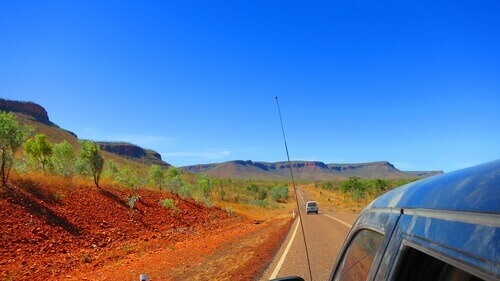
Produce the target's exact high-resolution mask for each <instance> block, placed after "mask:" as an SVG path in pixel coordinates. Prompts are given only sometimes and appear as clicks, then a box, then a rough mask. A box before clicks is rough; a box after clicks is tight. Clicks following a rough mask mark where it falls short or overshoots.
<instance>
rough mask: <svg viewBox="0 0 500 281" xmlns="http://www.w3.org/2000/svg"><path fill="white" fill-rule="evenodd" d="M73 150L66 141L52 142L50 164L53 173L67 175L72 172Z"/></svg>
mask: <svg viewBox="0 0 500 281" xmlns="http://www.w3.org/2000/svg"><path fill="white" fill-rule="evenodd" d="M74 160H75V150H74V148H73V146H72V145H71V144H70V143H69V142H68V141H67V140H63V141H62V142H60V143H56V144H54V146H53V147H52V164H53V168H54V173H55V174H57V175H61V176H63V177H69V176H71V175H72V174H73V173H74V169H75V168H74Z"/></svg>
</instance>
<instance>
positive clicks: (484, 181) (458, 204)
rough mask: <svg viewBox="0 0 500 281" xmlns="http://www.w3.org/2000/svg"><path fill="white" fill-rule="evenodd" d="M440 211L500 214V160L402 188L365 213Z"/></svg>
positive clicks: (392, 192)
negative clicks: (379, 211) (385, 209)
mask: <svg viewBox="0 0 500 281" xmlns="http://www.w3.org/2000/svg"><path fill="white" fill-rule="evenodd" d="M378 208H397V209H410V208H411V209H415V208H420V209H436V210H448V211H461V212H477V213H493V214H498V213H500V159H498V160H495V161H492V162H488V163H485V164H481V165H477V166H473V167H470V168H465V169H462V170H458V171H454V172H450V173H446V174H442V175H437V176H433V177H429V178H426V179H422V180H419V181H416V182H413V183H409V184H407V185H403V186H401V187H398V188H396V189H394V190H392V191H389V192H388V193H386V194H384V195H382V196H380V197H379V198H377V199H375V201H373V202H372V203H370V204H369V205H368V206H367V207H366V208H365V210H369V209H378Z"/></svg>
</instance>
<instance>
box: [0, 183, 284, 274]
mask: <svg viewBox="0 0 500 281" xmlns="http://www.w3.org/2000/svg"><path fill="white" fill-rule="evenodd" d="M54 186H59V187H54ZM54 186H52V185H50V184H41V183H40V182H37V181H32V180H28V179H19V178H18V179H14V180H13V182H12V184H11V185H9V187H7V188H6V187H1V188H0V225H1V227H0V279H3V280H60V279H62V280H68V279H71V280H82V279H88V280H124V278H126V279H128V280H133V279H135V278H138V273H141V272H144V271H146V270H147V272H151V273H152V275H151V276H156V279H153V278H152V279H151V280H175V279H178V278H180V276H182V277H187V276H192V277H196V276H199V274H200V272H204V275H203V276H205V277H208V276H213V277H214V278H216V279H225V278H226V277H225V276H227V278H228V279H232V280H235V279H240V280H244V279H249V278H255V276H256V275H257V274H258V273H259V271H260V270H261V269H262V268H263V267H264V266H265V265H266V263H267V260H268V259H269V257H270V256H272V255H273V254H274V251H275V250H276V249H277V247H278V246H279V243H280V241H281V240H280V239H281V237H283V235H284V234H286V232H287V230H288V228H289V224H290V222H289V221H288V220H287V221H285V220H280V221H279V222H276V221H270V222H265V223H259V224H256V223H255V222H253V221H250V220H247V219H243V218H241V217H237V216H231V215H229V214H228V213H226V212H224V211H223V210H221V209H220V208H217V207H210V208H208V207H206V206H204V205H201V204H199V203H197V202H195V201H192V200H184V199H182V198H180V197H178V196H176V195H173V194H169V193H165V192H160V191H151V190H138V191H136V192H134V193H133V192H132V190H126V189H120V188H112V187H103V188H99V189H98V188H95V187H89V186H88V187H85V186H61V185H54ZM132 194H136V195H138V196H139V200H138V202H137V203H136V204H135V207H134V210H132V209H130V208H129V206H128V205H127V198H129V196H131V195H132ZM165 198H172V199H173V200H175V202H176V208H175V209H174V210H172V209H168V208H164V207H161V206H160V204H159V202H160V201H161V200H163V199H165ZM238 251H245V253H251V254H250V256H249V257H248V259H244V260H242V261H241V262H240V263H239V264H234V265H233V266H232V267H231V266H228V267H227V270H226V271H224V270H223V271H221V270H220V264H218V263H225V262H227V260H228V258H229V259H230V257H231V256H233V257H234V255H238ZM210 264H211V265H210ZM207 266H212V267H213V271H212V273H210V274H212V275H210V274H209V275H206V273H207V272H209V271H207ZM96 274H97V275H96ZM183 279H184V278H183Z"/></svg>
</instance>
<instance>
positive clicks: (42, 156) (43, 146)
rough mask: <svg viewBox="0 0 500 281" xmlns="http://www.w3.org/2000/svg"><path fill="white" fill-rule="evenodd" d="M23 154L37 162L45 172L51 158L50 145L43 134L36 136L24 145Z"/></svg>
mask: <svg viewBox="0 0 500 281" xmlns="http://www.w3.org/2000/svg"><path fill="white" fill-rule="evenodd" d="M24 153H26V155H28V157H31V158H32V159H34V160H35V161H36V162H38V164H40V166H41V168H42V171H43V172H45V169H46V167H47V165H48V164H49V163H50V159H51V157H52V144H51V143H50V141H49V140H47V137H46V136H45V135H44V134H36V135H35V137H34V138H32V139H29V140H27V141H26V142H25V143H24Z"/></svg>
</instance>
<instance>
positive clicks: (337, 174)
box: [181, 160, 442, 180]
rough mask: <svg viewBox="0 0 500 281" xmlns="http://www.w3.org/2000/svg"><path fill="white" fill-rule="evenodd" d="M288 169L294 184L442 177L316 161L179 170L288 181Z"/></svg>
mask: <svg viewBox="0 0 500 281" xmlns="http://www.w3.org/2000/svg"><path fill="white" fill-rule="evenodd" d="M290 166H291V168H292V172H293V174H294V178H295V179H298V180H331V179H341V178H348V177H359V178H415V177H426V176H430V175H434V174H439V173H442V172H441V171H431V172H427V171H423V172H411V173H407V172H404V171H400V170H398V169H397V168H396V167H394V165H392V164H391V163H389V162H387V161H378V162H369V163H353V164H325V163H323V162H320V161H292V162H291V163H290V164H289V163H288V162H275V163H269V162H253V161H250V160H247V161H242V160H236V161H229V162H224V163H218V164H205V165H204V164H200V165H193V166H186V167H181V169H183V170H185V171H187V172H190V173H196V174H205V175H209V176H213V177H222V178H240V179H257V178H258V179H289V177H290V170H289V167H290Z"/></svg>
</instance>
